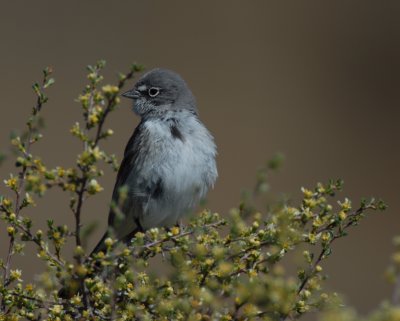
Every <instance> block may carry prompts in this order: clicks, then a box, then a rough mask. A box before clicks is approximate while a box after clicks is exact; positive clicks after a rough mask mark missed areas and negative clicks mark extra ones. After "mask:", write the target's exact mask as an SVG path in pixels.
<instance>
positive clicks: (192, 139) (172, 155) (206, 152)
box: [141, 113, 217, 226]
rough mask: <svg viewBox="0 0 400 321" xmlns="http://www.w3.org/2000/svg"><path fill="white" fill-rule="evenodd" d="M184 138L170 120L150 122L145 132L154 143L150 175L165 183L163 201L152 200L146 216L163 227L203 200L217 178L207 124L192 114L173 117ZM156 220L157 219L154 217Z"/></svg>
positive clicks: (150, 156)
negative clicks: (157, 220) (175, 133)
mask: <svg viewBox="0 0 400 321" xmlns="http://www.w3.org/2000/svg"><path fill="white" fill-rule="evenodd" d="M173 117H174V121H175V122H174V123H173V124H176V127H177V130H178V131H179V132H180V134H181V137H180V138H178V137H175V136H174V135H172V133H171V122H170V121H169V120H168V119H171V118H168V117H165V118H163V119H158V118H157V119H151V120H148V121H146V123H145V130H146V131H147V135H148V140H149V141H150V142H151V147H149V150H148V153H147V157H148V158H147V160H149V161H150V160H151V163H152V165H151V166H150V167H149V168H148V169H147V173H141V174H144V175H146V176H153V175H156V176H159V177H161V178H162V181H163V193H164V194H163V199H162V200H161V201H160V200H158V201H151V200H150V201H149V204H148V211H147V214H145V216H146V217H148V220H152V222H154V219H155V218H154V216H157V219H161V218H162V222H160V224H159V225H162V226H165V225H171V224H174V223H176V221H177V220H178V219H179V218H180V217H181V216H183V215H185V214H186V213H187V212H188V211H190V210H191V209H193V207H195V206H196V205H197V203H198V202H199V200H200V199H201V198H203V197H204V196H205V194H206V192H207V190H208V188H209V187H210V186H211V185H213V183H214V181H215V179H216V177H217V169H216V165H215V155H216V147H215V144H214V141H213V138H212V136H211V135H210V133H209V132H208V130H207V129H206V128H205V127H204V125H203V124H202V123H201V122H200V121H199V120H198V119H197V117H196V116H194V115H192V114H183V113H179V114H173ZM152 217H153V218H152ZM144 224H145V225H146V223H145V222H144Z"/></svg>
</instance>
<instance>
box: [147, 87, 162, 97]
mask: <svg viewBox="0 0 400 321" xmlns="http://www.w3.org/2000/svg"><path fill="white" fill-rule="evenodd" d="M159 93H160V89H158V88H155V87H151V88H150V89H149V96H150V97H155V96H157V95H158V94H159Z"/></svg>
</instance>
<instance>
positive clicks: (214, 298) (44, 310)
mask: <svg viewBox="0 0 400 321" xmlns="http://www.w3.org/2000/svg"><path fill="white" fill-rule="evenodd" d="M103 67H104V62H103V61H100V62H98V63H97V64H96V65H94V66H88V85H87V86H86V87H85V88H84V90H83V93H82V94H81V95H80V96H79V97H78V101H79V103H80V106H81V110H82V115H83V121H82V122H81V123H78V122H77V123H76V124H74V125H73V126H72V129H71V134H72V135H73V136H75V137H76V138H77V139H78V140H80V141H81V142H82V143H83V150H82V151H81V153H80V154H79V155H77V158H76V164H75V165H73V166H71V167H69V168H63V167H61V166H58V167H55V168H48V167H47V166H46V164H45V162H44V161H43V160H42V159H41V158H40V157H39V156H38V155H35V154H34V153H33V152H32V147H33V146H34V144H35V143H36V142H37V141H38V140H40V139H42V135H41V133H40V127H41V126H40V124H41V116H40V114H41V112H42V109H43V108H44V106H45V104H46V103H47V101H48V96H47V90H48V88H49V87H50V86H51V85H53V83H54V80H53V78H51V74H52V70H51V69H49V68H47V69H45V70H44V77H43V81H42V82H41V83H40V84H34V85H33V89H34V91H35V93H36V95H37V101H36V105H35V107H34V108H33V110H32V113H31V115H30V118H29V120H28V122H27V129H26V132H25V133H24V134H23V135H20V136H17V137H14V138H13V139H12V145H13V146H14V148H15V149H16V150H17V152H18V156H17V157H16V163H15V164H16V168H17V169H16V173H14V174H11V175H10V176H9V177H8V178H6V179H5V180H4V183H5V186H6V188H7V189H8V191H7V190H4V193H3V194H4V195H2V196H1V198H0V211H1V220H2V222H3V224H5V225H6V231H7V233H8V240H9V244H8V245H6V244H3V245H2V246H3V247H6V246H7V247H8V251H7V255H6V257H5V258H3V260H1V262H0V267H1V269H2V272H3V273H2V277H1V279H0V309H1V310H0V320H22V319H27V320H57V321H58V320H271V321H272V320H280V321H283V320H294V319H298V318H300V317H302V316H304V315H306V314H308V313H309V312H311V311H315V310H320V311H325V312H324V313H323V314H322V316H321V318H322V320H324V321H330V320H360V318H359V317H358V316H357V315H356V314H355V313H354V312H352V310H350V309H348V308H343V307H342V306H341V304H340V300H339V298H338V297H337V295H336V294H335V293H328V292H326V291H324V289H323V281H324V279H325V275H324V272H323V267H322V263H323V261H324V260H325V259H327V258H328V257H329V255H331V253H332V243H333V242H335V240H336V239H338V238H342V237H344V236H345V235H346V234H347V233H348V231H349V230H350V228H351V227H353V226H355V225H357V224H358V223H359V221H360V220H362V219H363V218H364V216H365V215H366V214H367V213H368V212H371V211H375V210H383V209H384V208H385V207H386V206H385V204H384V203H383V202H382V201H376V200H374V199H371V200H362V201H361V202H360V204H358V205H354V204H353V203H352V202H351V201H350V200H349V199H347V198H344V197H340V195H339V196H338V194H339V192H340V191H341V189H342V182H341V181H340V180H338V181H330V182H328V183H326V184H321V183H319V184H317V185H316V187H315V188H311V189H308V188H302V189H301V192H302V200H301V201H300V202H299V204H297V205H291V204H290V202H275V203H274V204H270V206H269V207H268V209H267V210H263V211H259V210H257V209H256V208H255V207H254V206H252V205H251V202H250V201H248V200H247V201H243V202H242V203H241V204H240V206H239V207H238V208H235V209H233V210H232V211H231V212H230V213H229V214H228V215H224V217H221V216H220V215H218V214H216V213H213V212H211V211H209V210H204V211H203V212H202V213H200V214H199V215H196V216H194V217H193V218H192V219H191V220H190V222H189V223H188V224H187V225H184V226H175V227H173V228H170V229H167V230H166V229H157V228H153V229H150V230H149V231H146V233H137V234H136V236H135V237H134V238H133V239H132V242H131V244H130V245H129V246H125V245H121V244H117V243H116V242H115V241H114V240H113V239H112V238H109V239H107V240H106V241H105V242H106V244H107V251H106V252H105V253H104V252H100V253H98V254H97V255H95V256H94V257H89V256H88V253H90V249H86V248H83V245H82V233H83V232H82V223H81V218H82V216H83V215H84V214H85V211H84V209H85V207H84V203H85V201H86V200H87V199H88V198H89V197H95V196H96V194H97V193H99V192H100V191H101V190H102V189H103V188H102V187H101V185H100V183H99V177H101V176H102V175H103V171H102V170H101V169H100V167H99V164H100V163H101V162H104V163H106V164H109V165H110V166H111V167H112V168H113V169H114V170H117V169H118V162H117V160H116V158H115V156H114V155H112V154H109V153H108V152H107V151H105V150H103V149H102V147H101V143H102V141H103V140H104V139H107V138H108V137H109V136H111V135H112V134H113V131H112V130H111V129H105V122H106V119H107V117H108V116H109V114H110V113H111V112H113V111H114V110H115V109H116V107H117V105H118V103H119V100H120V98H119V93H120V91H121V88H122V87H123V86H124V84H125V83H126V81H128V80H130V79H131V78H133V77H134V75H135V74H136V73H137V72H139V71H141V69H142V67H141V66H139V65H133V66H132V68H131V69H130V71H129V72H128V73H127V74H120V75H119V80H118V83H117V84H116V85H102V81H103V77H102V76H101V70H102V69H103ZM279 162H280V158H279V157H277V158H275V159H273V160H272V161H271V162H269V163H268V164H267V165H266V167H265V168H264V169H263V170H261V171H260V172H259V176H258V181H257V184H256V191H255V194H257V193H259V192H260V191H262V190H263V189H264V187H265V176H266V173H267V172H268V171H269V170H273V169H274V168H276V167H277V166H279ZM51 188H59V189H60V190H61V191H63V192H66V193H69V195H70V203H69V207H70V209H71V211H72V213H73V215H74V219H75V226H73V227H67V226H63V225H58V224H57V217H53V218H49V220H48V221H47V230H46V231H42V230H40V229H37V228H36V227H35V223H34V222H33V221H32V219H31V217H30V215H29V209H30V208H31V207H32V206H34V205H35V199H36V198H37V197H45V196H46V191H47V190H49V189H51ZM125 192H126V191H124V190H121V191H120V193H121V196H122V197H121V199H122V200H123V196H124V193H125ZM114 206H118V204H114ZM105 212H106V210H105ZM27 242H31V243H34V245H35V246H36V249H37V259H38V260H42V261H44V262H45V263H46V266H47V269H46V270H45V271H43V274H42V275H41V276H40V277H39V278H37V281H36V282H35V283H34V284H33V283H26V282H24V281H23V280H22V278H23V270H24V269H26V267H17V266H15V264H14V263H13V258H14V256H16V255H21V254H22V253H23V251H24V245H25V244H26V243H27ZM67 242H74V243H75V249H74V256H73V259H72V260H71V261H68V260H67V259H66V258H65V257H63V256H62V249H63V247H64V246H65V244H66V243H67ZM398 244H400V241H399V242H398ZM295 250H301V251H302V254H303V256H302V257H303V262H302V263H297V265H296V271H297V275H290V274H289V273H287V272H285V270H284V268H283V265H282V260H283V259H284V258H285V257H286V255H287V254H288V253H289V252H292V251H295ZM393 262H394V263H393V267H392V268H391V270H390V275H391V277H392V279H393V280H396V278H397V275H398V272H399V271H398V270H399V268H398V266H399V262H400V259H399V255H397V256H396V255H395V256H394V260H393ZM60 289H62V291H61V292H63V295H62V296H60V295H59V294H60V293H61V292H60ZM396 295H397V296H399V294H396ZM399 319H400V309H399V308H396V307H395V306H392V305H389V304H387V305H385V306H383V307H382V308H379V309H378V310H377V312H376V313H374V314H373V315H371V316H370V317H369V318H366V319H365V320H388V321H389V320H399Z"/></svg>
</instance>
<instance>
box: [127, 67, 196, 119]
mask: <svg viewBox="0 0 400 321" xmlns="http://www.w3.org/2000/svg"><path fill="white" fill-rule="evenodd" d="M122 96H124V97H126V98H131V99H133V100H134V103H133V111H134V112H135V113H136V114H138V115H139V116H144V115H146V114H149V113H151V114H156V115H157V114H159V115H162V114H164V113H165V112H166V111H169V110H182V109H188V110H192V111H194V112H196V111H197V108H196V102H195V99H194V97H193V94H192V92H191V91H190V89H189V87H188V86H187V84H186V82H185V81H184V80H183V79H182V77H181V76H179V75H178V74H177V73H175V72H173V71H170V70H167V69H153V70H151V71H149V72H148V73H146V74H145V75H143V76H142V77H141V78H140V79H139V81H138V82H137V83H136V84H135V86H134V87H133V88H132V89H131V90H128V91H127V92H125V93H123V94H122Z"/></svg>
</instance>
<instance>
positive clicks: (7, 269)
mask: <svg viewBox="0 0 400 321" xmlns="http://www.w3.org/2000/svg"><path fill="white" fill-rule="evenodd" d="M48 75H49V74H48V73H47V72H45V73H44V77H43V82H42V89H44V85H45V84H46V81H47V76H48ZM44 102H45V101H44V100H43V97H42V96H41V95H38V98H37V101H36V105H35V106H34V108H33V112H32V115H33V116H37V114H38V113H39V112H40V110H41V109H42V106H43V103H44ZM33 131H34V128H33V126H32V124H31V123H30V122H28V136H27V138H26V140H25V144H24V152H23V155H24V157H25V158H29V157H30V154H29V152H30V148H31V145H32V144H33V143H34V141H32V134H33ZM26 171H27V166H26V165H23V167H22V169H21V171H20V173H19V174H18V177H19V180H18V188H17V190H16V191H15V194H16V196H15V207H14V210H15V215H16V218H17V219H18V218H19V213H20V210H21V206H20V202H21V193H22V191H23V189H24V187H25V174H26ZM14 243H15V237H14V235H13V236H11V237H10V242H9V246H8V253H7V259H6V266H5V270H4V274H3V279H4V283H5V284H8V283H9V281H8V280H9V277H10V270H11V258H12V255H13V250H14Z"/></svg>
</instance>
